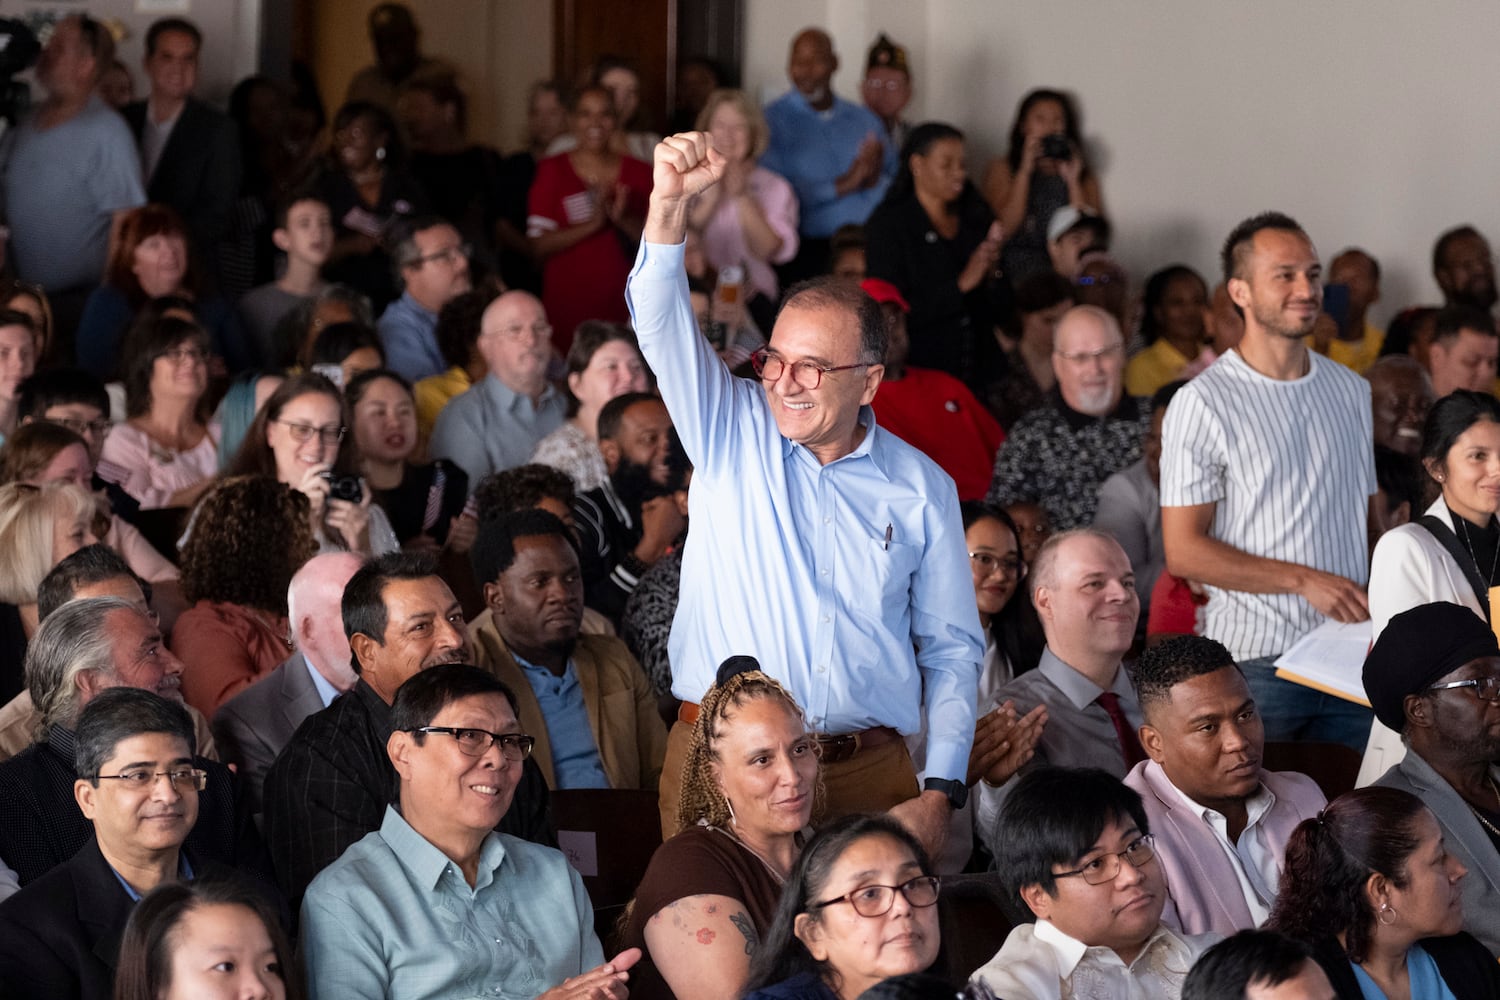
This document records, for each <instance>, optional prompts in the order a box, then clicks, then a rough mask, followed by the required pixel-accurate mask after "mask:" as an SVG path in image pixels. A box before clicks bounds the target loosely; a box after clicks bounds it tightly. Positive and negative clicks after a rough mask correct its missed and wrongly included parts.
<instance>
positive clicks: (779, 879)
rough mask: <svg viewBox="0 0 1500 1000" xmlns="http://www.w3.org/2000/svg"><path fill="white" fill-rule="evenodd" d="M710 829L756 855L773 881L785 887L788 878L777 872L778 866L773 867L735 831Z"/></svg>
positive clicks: (715, 827) (721, 828) (756, 858)
mask: <svg viewBox="0 0 1500 1000" xmlns="http://www.w3.org/2000/svg"><path fill="white" fill-rule="evenodd" d="M709 829H711V830H718V831H719V832H720V833H722V834H723V835H724V836H726V837H728V838H729V839H730V840H732V841H734V842H735V843H736V844H739V845H740V846H741V847H743V848H744V849H745V850H747V851H749V852H750V853H751V854H753V855H755V860H757V861H759V862H760V863H761V864H762V865H764V866H765V868H766V871H767V872H769V873H770V874H771V878H773V879H775V880H776V884H777V885H785V884H786V876H785V875H783V874H781V872H779V871H777V870H776V866H775V865H773V864H771V862H769V861H767V860H766V856H765V855H764V854H762V853H760V852H759V851H757V850H756V849H755V848H753V847H751V846H750V845H749V844H747V843H745V842H744V841H743V840H741V839H740V838H739V837H738V836H736V835H735V833H734V831H733V830H726V829H724V828H723V827H722V826H714V827H709Z"/></svg>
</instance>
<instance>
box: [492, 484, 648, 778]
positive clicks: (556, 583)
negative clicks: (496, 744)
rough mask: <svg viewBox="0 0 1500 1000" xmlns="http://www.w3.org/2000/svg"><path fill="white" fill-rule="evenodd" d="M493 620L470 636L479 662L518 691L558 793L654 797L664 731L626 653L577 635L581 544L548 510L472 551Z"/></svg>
mask: <svg viewBox="0 0 1500 1000" xmlns="http://www.w3.org/2000/svg"><path fill="white" fill-rule="evenodd" d="M472 559H473V564H474V576H475V578H476V579H478V580H479V582H480V583H481V584H482V585H483V587H484V599H485V604H486V606H487V607H488V609H489V611H490V616H491V617H490V620H489V621H488V622H486V623H484V625H482V626H481V627H479V628H476V629H472V630H471V631H470V633H469V635H470V639H471V641H472V643H473V646H474V662H475V663H477V664H478V665H479V666H481V667H484V668H485V669H487V670H489V671H490V672H491V673H493V674H494V675H495V676H496V677H498V678H500V680H502V681H504V682H505V683H506V685H507V686H508V687H509V688H510V689H511V690H512V691H513V692H514V694H515V701H516V704H517V713H518V715H519V718H520V720H521V724H522V725H523V727H524V728H525V729H526V730H527V732H529V733H531V734H532V735H533V737H534V738H535V739H536V741H537V749H538V753H537V755H536V761H537V764H538V766H540V768H541V770H542V774H543V776H544V777H546V779H547V784H548V785H549V786H550V787H552V788H643V789H647V790H654V789H655V788H656V784H657V779H658V778H659V777H660V775H661V762H662V757H663V755H664V754H665V753H666V742H667V732H666V728H665V727H664V726H663V725H662V720H661V718H660V717H659V716H658V715H657V711H656V698H655V694H654V692H653V691H652V690H651V686H650V684H649V683H648V682H647V681H646V677H645V675H644V674H643V673H642V672H641V667H640V664H638V663H636V661H635V657H633V656H631V655H630V651H629V649H627V648H626V646H625V644H624V643H623V642H621V641H620V640H619V639H616V638H614V637H613V636H601V635H589V636H581V635H580V634H579V630H580V626H581V625H582V622H583V579H582V576H581V574H580V570H579V568H578V550H577V542H576V540H575V539H574V537H573V534H572V533H571V532H570V531H569V530H568V528H567V526H566V525H564V524H563V523H562V522H561V521H559V520H558V519H557V518H556V517H553V516H552V515H551V514H549V513H547V512H546V511H543V510H530V511H521V512H518V513H514V514H507V515H501V516H498V517H494V518H491V519H490V520H487V521H485V522H484V526H483V529H482V530H481V531H480V533H479V538H478V540H477V541H476V542H475V544H474V549H473V551H472Z"/></svg>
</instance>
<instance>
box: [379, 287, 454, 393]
mask: <svg viewBox="0 0 1500 1000" xmlns="http://www.w3.org/2000/svg"><path fill="white" fill-rule="evenodd" d="M375 328H376V329H377V330H379V331H380V342H381V344H383V345H384V346H385V366H386V367H387V368H389V369H390V370H391V371H393V372H396V373H397V374H398V375H400V376H402V377H403V378H405V379H406V380H407V381H408V382H411V383H412V384H416V383H417V382H420V381H421V380H422V379H424V378H426V377H427V376H429V375H441V374H442V373H443V372H445V371H447V370H448V362H446V361H444V360H443V352H442V351H440V350H438V344H437V313H435V312H428V311H427V310H426V309H423V308H422V307H421V306H420V305H418V304H417V300H416V299H414V298H412V297H411V292H402V293H401V297H400V298H399V299H397V300H396V301H395V302H392V303H391V304H390V305H388V306H386V307H385V312H383V313H381V314H380V319H379V321H377V322H376V324H375Z"/></svg>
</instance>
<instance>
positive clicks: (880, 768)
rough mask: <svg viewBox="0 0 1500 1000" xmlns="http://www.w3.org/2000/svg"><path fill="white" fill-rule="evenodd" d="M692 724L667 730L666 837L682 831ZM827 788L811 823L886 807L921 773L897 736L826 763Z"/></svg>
mask: <svg viewBox="0 0 1500 1000" xmlns="http://www.w3.org/2000/svg"><path fill="white" fill-rule="evenodd" d="M692 732H693V727H692V726H689V725H687V724H686V723H684V722H682V721H681V720H679V721H677V722H674V723H672V729H671V731H670V732H669V733H667V756H666V759H665V760H664V761H662V766H661V786H660V789H661V791H660V795H659V798H658V803H659V808H660V810H661V834H662V839H666V838H668V837H671V836H672V835H673V834H675V833H677V832H678V826H677V802H678V800H679V799H680V798H681V796H682V762H683V758H685V757H686V756H687V748H688V739H689V737H690V736H691V735H692ZM823 788H824V793H823V795H822V797H821V798H819V799H818V802H817V805H816V806H815V807H814V809H813V817H812V821H813V825H814V826H821V825H822V824H823V823H825V822H827V821H828V820H831V819H837V818H838V817H840V816H847V815H849V814H850V813H859V812H885V811H886V810H887V809H889V808H891V807H892V806H894V805H896V804H897V803H899V802H905V801H906V800H907V799H909V798H912V797H914V796H915V795H916V794H917V792H918V791H919V789H918V788H917V772H916V768H914V767H913V766H912V763H911V755H910V754H908V753H907V752H906V742H905V741H904V740H895V741H893V742H890V743H887V744H885V745H884V746H879V747H875V748H874V749H873V750H861V751H860V752H859V753H858V754H856V755H855V756H854V757H853V758H851V759H850V760H846V761H841V762H839V763H837V764H824V765H823Z"/></svg>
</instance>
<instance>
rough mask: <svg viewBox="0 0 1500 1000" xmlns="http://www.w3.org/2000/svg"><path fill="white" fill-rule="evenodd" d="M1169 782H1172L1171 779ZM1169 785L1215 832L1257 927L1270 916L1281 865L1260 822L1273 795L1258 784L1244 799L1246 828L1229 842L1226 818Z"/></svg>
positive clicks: (1269, 806) (1273, 801) (1274, 802)
mask: <svg viewBox="0 0 1500 1000" xmlns="http://www.w3.org/2000/svg"><path fill="white" fill-rule="evenodd" d="M1168 784H1171V783H1170V781H1169V782H1168ZM1171 787H1172V791H1174V792H1176V793H1177V797H1178V798H1180V799H1181V800H1182V801H1183V804H1185V805H1186V806H1187V807H1188V808H1189V809H1191V810H1192V811H1193V812H1194V814H1195V815H1197V816H1199V817H1201V818H1202V819H1203V822H1204V823H1206V824H1208V828H1209V829H1210V830H1212V831H1213V832H1214V837H1215V838H1216V839H1217V840H1218V841H1219V847H1220V848H1222V849H1223V851H1224V854H1225V856H1226V857H1228V858H1229V864H1230V867H1232V868H1233V869H1234V874H1235V876H1236V877H1237V878H1238V879H1239V880H1240V893H1241V894H1242V895H1243V896H1244V897H1245V905H1246V906H1248V907H1250V916H1251V917H1253V918H1254V919H1255V924H1256V926H1257V927H1258V926H1260V925H1261V924H1263V923H1265V922H1266V918H1267V917H1269V916H1270V915H1271V904H1272V903H1274V902H1275V901H1276V886H1277V885H1278V884H1279V883H1280V881H1281V866H1280V865H1279V864H1277V861H1276V850H1275V848H1274V847H1273V846H1272V844H1271V843H1270V840H1269V838H1268V837H1267V835H1266V831H1265V829H1264V828H1263V827H1262V826H1261V822H1260V821H1261V820H1263V819H1265V817H1266V814H1267V813H1269V812H1270V811H1271V807H1272V806H1274V805H1275V804H1276V796H1274V795H1272V794H1271V790H1270V789H1269V788H1267V787H1266V786H1265V785H1261V786H1260V788H1259V789H1258V790H1257V791H1256V793H1255V794H1254V795H1252V796H1250V798H1249V799H1247V800H1246V802H1245V809H1246V811H1247V812H1248V814H1249V820H1248V821H1247V822H1246V823H1245V829H1244V830H1242V831H1240V837H1239V840H1237V841H1232V840H1230V839H1229V817H1227V816H1225V815H1224V814H1223V813H1221V812H1216V811H1215V810H1213V809H1210V808H1209V807H1208V806H1205V805H1203V804H1201V803H1199V802H1197V801H1196V800H1194V799H1190V798H1188V797H1187V795H1186V794H1185V793H1184V792H1183V791H1182V789H1180V788H1178V787H1177V786H1176V785H1172V786H1171Z"/></svg>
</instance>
